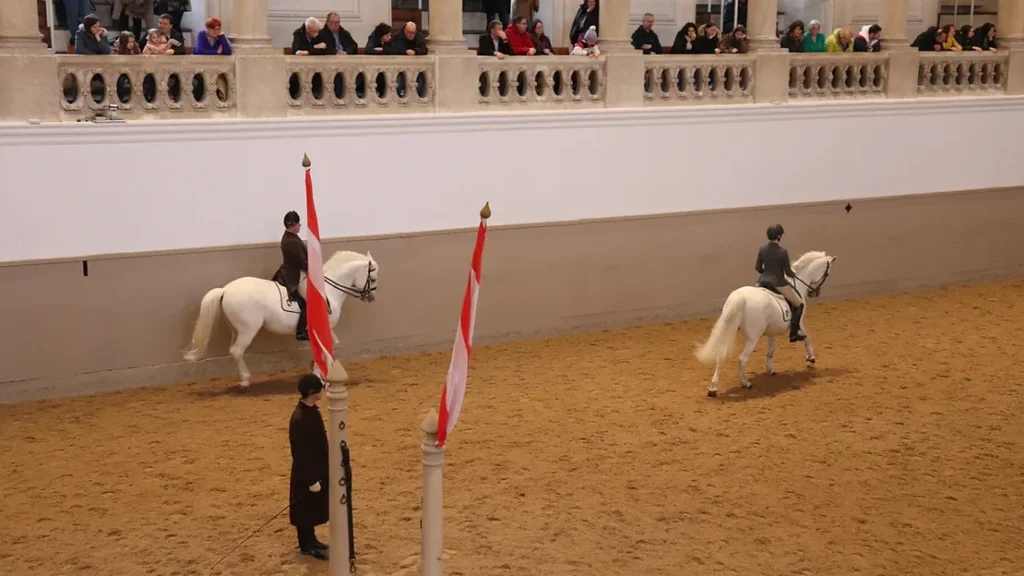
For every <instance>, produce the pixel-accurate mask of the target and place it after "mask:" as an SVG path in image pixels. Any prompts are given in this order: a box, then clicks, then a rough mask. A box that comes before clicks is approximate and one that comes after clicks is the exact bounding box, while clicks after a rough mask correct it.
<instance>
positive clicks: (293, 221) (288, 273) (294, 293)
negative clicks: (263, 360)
mask: <svg viewBox="0 0 1024 576" xmlns="http://www.w3.org/2000/svg"><path fill="white" fill-rule="evenodd" d="M299 230H302V224H301V223H300V221H299V215H298V213H297V212H295V211H294V210H292V211H291V212H289V213H287V214H285V215H284V236H281V256H283V257H284V262H283V263H282V264H281V267H280V268H279V269H278V270H277V273H276V274H275V275H274V280H276V281H277V282H279V283H281V284H283V285H284V287H285V288H287V289H288V297H289V298H291V299H292V300H294V301H295V302H296V303H298V305H299V322H298V324H297V325H296V326H295V338H296V339H297V340H309V334H308V333H307V331H306V299H305V298H303V297H302V296H301V295H300V294H299V275H300V274H301V273H302V272H307V273H308V269H307V256H306V244H305V242H303V241H302V238H299Z"/></svg>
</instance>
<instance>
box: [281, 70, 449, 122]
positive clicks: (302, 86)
mask: <svg viewBox="0 0 1024 576" xmlns="http://www.w3.org/2000/svg"><path fill="white" fill-rule="evenodd" d="M434 60H435V59H434V57H433V56H337V57H330V56H288V57H287V66H286V70H287V72H286V78H285V80H286V82H285V88H286V89H287V90H288V106H289V111H288V113H289V115H299V116H302V115H316V114H326V115H337V114H346V113H372V114H384V113H391V112H394V113H403V112H404V113H410V112H412V113H427V112H433V111H434V69H435V61H434Z"/></svg>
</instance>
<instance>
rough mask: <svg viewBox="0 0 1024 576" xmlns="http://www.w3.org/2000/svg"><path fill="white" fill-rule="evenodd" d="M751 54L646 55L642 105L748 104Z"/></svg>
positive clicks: (750, 80)
mask: <svg viewBox="0 0 1024 576" xmlns="http://www.w3.org/2000/svg"><path fill="white" fill-rule="evenodd" d="M754 60H755V57H754V55H753V54H744V55H733V54H720V55H714V56H711V55H708V56H682V55H649V56H647V61H646V66H645V68H646V71H645V74H644V104H646V105H648V106H685V105H696V104H749V103H751V102H753V94H754V83H755V78H754Z"/></svg>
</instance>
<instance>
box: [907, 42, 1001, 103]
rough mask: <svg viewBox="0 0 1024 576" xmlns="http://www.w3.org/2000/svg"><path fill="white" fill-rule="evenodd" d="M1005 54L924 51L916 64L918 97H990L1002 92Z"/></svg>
mask: <svg viewBox="0 0 1024 576" xmlns="http://www.w3.org/2000/svg"><path fill="white" fill-rule="evenodd" d="M1009 58H1010V56H1009V54H1007V53H1005V52H997V53H992V52H925V53H922V54H921V61H920V63H919V64H918V73H917V92H918V94H919V95H921V96H959V95H984V96H987V95H992V94H998V93H1003V92H1005V91H1006V80H1007V76H1008V74H1009Z"/></svg>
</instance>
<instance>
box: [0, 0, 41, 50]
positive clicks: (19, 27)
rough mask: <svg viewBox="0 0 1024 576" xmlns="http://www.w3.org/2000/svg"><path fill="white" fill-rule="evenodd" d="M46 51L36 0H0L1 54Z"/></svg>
mask: <svg viewBox="0 0 1024 576" xmlns="http://www.w3.org/2000/svg"><path fill="white" fill-rule="evenodd" d="M45 52H49V49H48V48H47V47H46V44H43V35H42V34H40V33H39V13H38V8H37V7H36V2H35V0H3V1H0V54H13V53H17V54H39V53H45Z"/></svg>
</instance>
